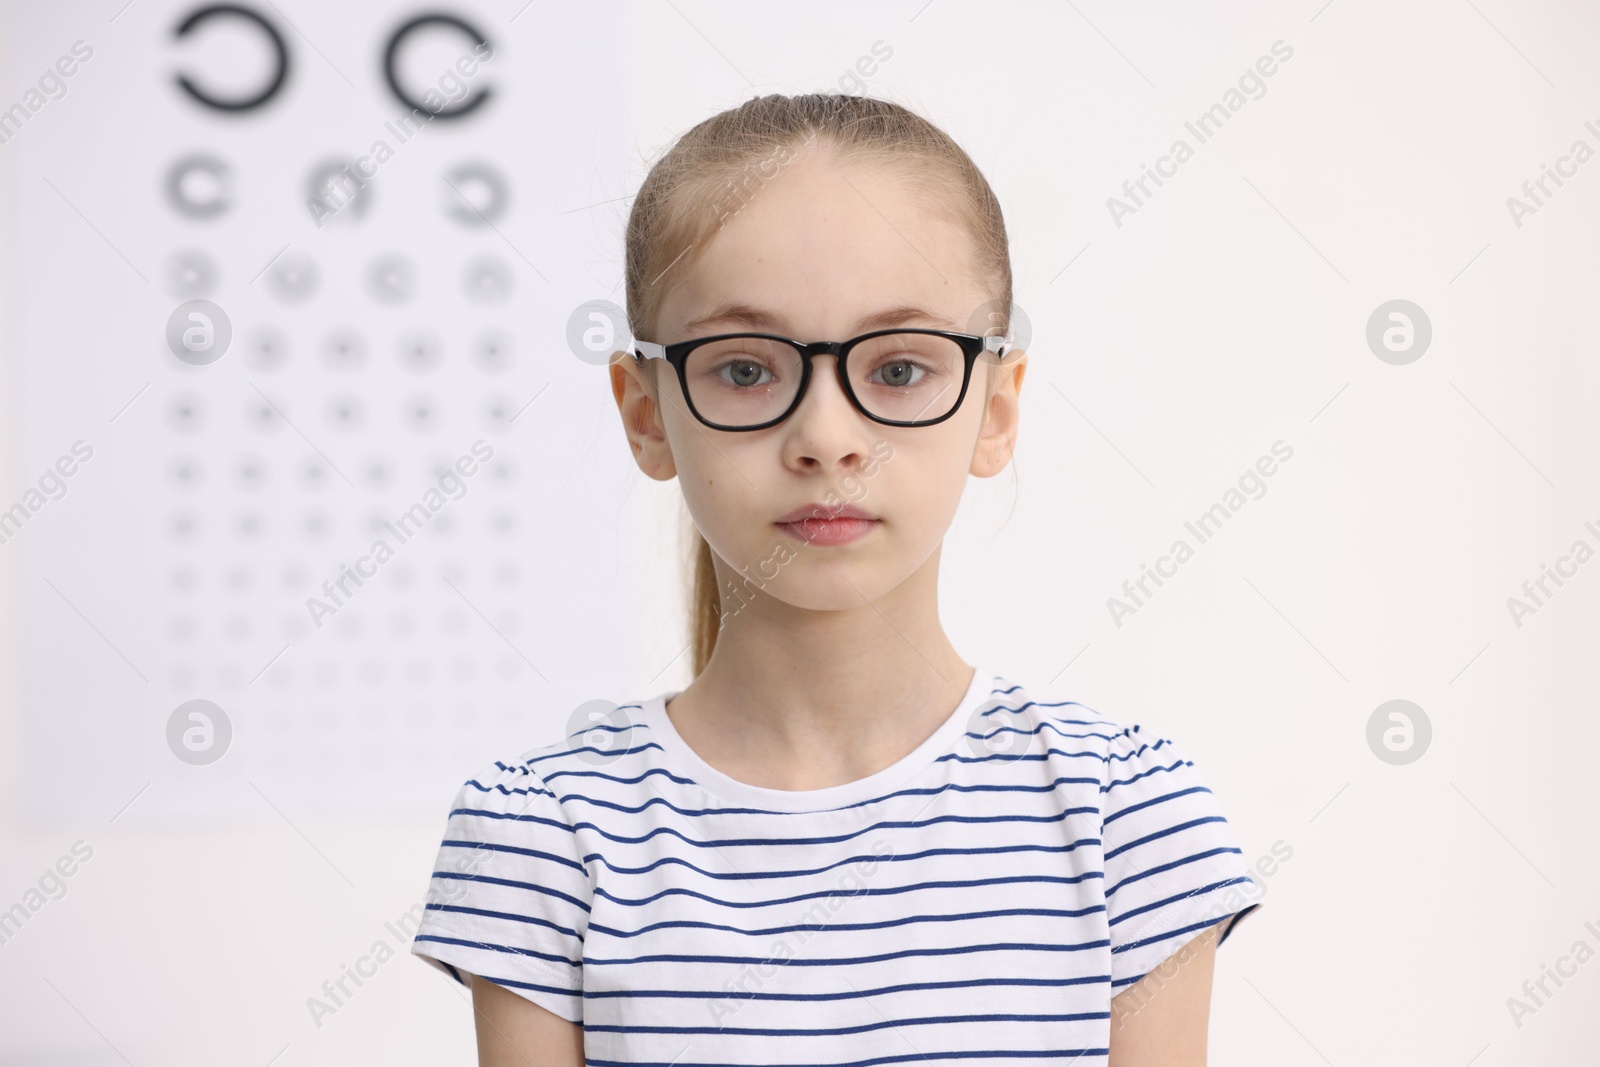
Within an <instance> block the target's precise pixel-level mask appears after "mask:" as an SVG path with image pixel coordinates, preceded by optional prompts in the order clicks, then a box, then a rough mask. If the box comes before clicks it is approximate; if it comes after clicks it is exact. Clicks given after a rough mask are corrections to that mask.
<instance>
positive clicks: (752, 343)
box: [683, 333, 966, 426]
mask: <svg viewBox="0 0 1600 1067" xmlns="http://www.w3.org/2000/svg"><path fill="white" fill-rule="evenodd" d="M846 368H847V370H848V372H849V379H850V387H851V390H852V391H853V392H854V393H855V395H856V399H857V400H859V401H860V402H861V406H862V407H864V408H865V409H866V410H867V411H868V412H870V413H871V414H873V415H876V416H877V417H879V418H884V419H893V420H895V421H898V422H912V421H919V420H926V419H936V418H939V417H941V416H943V415H946V414H948V413H949V412H950V410H951V409H952V408H953V407H955V404H956V399H957V397H958V396H959V395H960V393H961V377H962V375H963V374H964V373H965V371H966V357H965V355H964V354H963V353H962V351H961V346H960V345H959V344H957V343H956V342H955V341H952V340H950V339H949V338H947V337H936V336H934V335H933V334H925V333H889V334H880V335H879V336H877V337H870V338H868V339H867V340H865V341H861V342H860V343H858V344H857V345H856V346H855V347H854V348H853V349H851V350H850V355H849V358H848V359H847V360H846ZM821 369H822V367H821V365H819V366H817V367H814V368H812V370H813V373H816V372H817V371H820V370H821ZM683 370H684V379H685V381H686V382H687V384H688V389H689V400H690V402H691V403H692V404H693V405H694V408H695V410H696V411H698V412H699V413H700V416H701V418H703V419H705V420H707V421H708V422H714V423H718V424H720V425H723V426H757V425H760V424H761V423H764V422H770V421H772V420H773V419H775V418H777V417H778V416H779V415H782V414H783V413H784V412H785V411H787V410H788V408H789V405H790V404H792V403H793V402H794V397H795V392H796V390H798V389H799V388H800V376H801V373H802V364H801V356H800V353H799V352H798V351H796V350H795V348H794V347H793V346H792V345H788V344H785V343H783V342H782V341H774V340H771V339H770V338H764V337H729V338H724V339H723V340H720V341H712V342H710V343H709V344H703V345H701V346H699V347H698V348H695V349H694V350H692V351H691V352H690V353H689V357H688V359H687V360H686V361H685V362H684V368H683ZM831 371H832V368H829V373H831Z"/></svg>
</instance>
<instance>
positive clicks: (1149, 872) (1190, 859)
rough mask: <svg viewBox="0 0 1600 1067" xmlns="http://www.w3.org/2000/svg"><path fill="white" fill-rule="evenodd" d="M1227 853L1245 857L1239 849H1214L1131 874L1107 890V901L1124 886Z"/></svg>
mask: <svg viewBox="0 0 1600 1067" xmlns="http://www.w3.org/2000/svg"><path fill="white" fill-rule="evenodd" d="M1225 852H1233V853H1237V854H1238V855H1241V856H1242V855H1244V853H1243V852H1241V851H1240V850H1239V849H1236V848H1212V849H1207V850H1206V851H1204V852H1196V853H1195V854H1194V855H1192V856H1185V857H1183V859H1181V860H1173V861H1172V862H1170V863H1162V864H1158V865H1157V866H1155V867H1151V868H1150V869H1149V870H1147V871H1140V872H1139V873H1138V874H1130V875H1129V876H1128V877H1126V878H1124V879H1123V880H1122V881H1120V882H1118V883H1117V884H1116V885H1114V886H1112V887H1111V888H1110V889H1107V890H1106V899H1107V900H1110V899H1111V897H1112V894H1114V893H1116V891H1117V890H1119V889H1121V888H1122V887H1123V886H1125V885H1127V884H1129V883H1130V882H1137V881H1140V880H1141V879H1144V878H1150V877H1152V876H1154V875H1157V874H1160V873H1161V872H1162V871H1170V870H1172V868H1174V867H1182V866H1183V865H1184V864H1185V863H1195V862H1197V861H1199V860H1203V859H1206V858H1208V857H1210V856H1219V855H1221V854H1223V853H1225Z"/></svg>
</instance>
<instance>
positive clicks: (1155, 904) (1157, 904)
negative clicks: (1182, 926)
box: [1110, 874, 1254, 926]
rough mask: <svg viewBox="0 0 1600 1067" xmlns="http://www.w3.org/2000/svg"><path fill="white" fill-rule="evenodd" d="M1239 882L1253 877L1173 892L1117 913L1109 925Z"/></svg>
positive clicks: (1229, 879)
mask: <svg viewBox="0 0 1600 1067" xmlns="http://www.w3.org/2000/svg"><path fill="white" fill-rule="evenodd" d="M1240 882H1254V879H1252V878H1251V877H1250V876H1249V875H1247V874H1241V875H1239V876H1238V877H1237V878H1224V879H1223V880H1222V881H1220V882H1212V883H1211V884H1210V885H1203V886H1200V887H1199V888H1198V889H1190V890H1187V891H1185V892H1182V893H1174V894H1173V895H1172V896H1170V897H1167V898H1166V899H1165V900H1156V901H1152V902H1151V903H1149V904H1146V905H1144V906H1143V907H1139V908H1134V909H1133V910H1132V911H1125V912H1123V913H1122V914H1121V915H1118V916H1117V917H1116V918H1115V919H1112V920H1111V923H1110V925H1112V926H1115V925H1117V924H1118V923H1120V922H1126V921H1127V920H1128V919H1131V918H1133V917H1134V916H1135V915H1139V914H1142V913H1144V912H1147V911H1155V910H1157V909H1159V908H1164V907H1166V906H1167V905H1168V904H1172V903H1174V902H1176V901H1179V900H1184V899H1187V898H1189V897H1197V896H1200V895H1201V894H1202V893H1209V892H1211V891H1212V890H1213V889H1222V888H1223V887H1225V886H1230V885H1238V884H1239V883H1240Z"/></svg>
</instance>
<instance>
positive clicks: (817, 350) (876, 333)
mask: <svg viewBox="0 0 1600 1067" xmlns="http://www.w3.org/2000/svg"><path fill="white" fill-rule="evenodd" d="M891 333H921V334H928V335H930V336H933V337H943V338H945V339H947V340H950V341H954V342H955V343H956V344H958V345H960V346H961V354H962V356H964V357H965V361H966V362H965V365H964V367H963V368H962V373H961V393H960V394H959V395H958V396H957V397H956V402H955V403H954V404H952V405H951V406H950V410H949V411H947V412H945V413H944V414H943V415H940V416H938V417H937V418H933V419H911V420H905V419H886V418H883V417H882V416H879V415H874V414H873V413H872V412H870V411H868V410H867V409H866V408H865V407H863V406H862V404H861V400H860V399H859V398H858V397H857V396H856V394H855V390H854V389H852V388H851V387H850V376H849V374H847V373H846V372H845V363H846V362H847V361H848V360H849V358H850V351H851V349H853V348H855V346H856V345H858V344H860V343H861V342H862V341H868V340H871V339H872V338H874V337H882V336H884V335H885V334H891ZM734 337H760V338H764V339H766V340H768V341H782V342H783V343H784V344H786V345H789V346H790V347H792V348H794V349H795V350H796V351H797V352H799V353H800V387H799V388H798V389H796V390H795V394H794V400H793V401H792V402H790V404H789V406H788V408H786V409H785V410H784V412H783V414H781V415H779V416H778V417H777V418H775V419H769V420H767V421H766V422H762V423H757V424H756V425H754V426H725V425H723V424H722V423H719V422H712V421H711V420H710V419H707V418H706V417H705V416H704V415H702V414H700V412H699V411H697V410H696V409H695V406H694V399H693V398H692V397H691V396H690V395H689V376H688V372H687V371H686V370H685V369H684V364H685V363H686V362H687V361H688V358H689V353H690V352H693V351H694V350H695V349H696V348H699V347H700V346H701V345H703V344H709V343H710V342H712V341H726V340H729V339H731V338H734ZM633 345H634V353H633V357H634V359H635V360H636V361H638V362H639V363H643V362H644V361H645V360H647V359H664V360H666V361H667V362H668V363H670V364H672V367H673V369H674V370H676V371H677V372H678V385H679V387H680V388H681V389H682V391H683V399H684V401H685V402H686V403H687V404H688V405H689V410H690V411H691V412H693V413H694V417H695V418H697V419H699V420H700V422H701V423H702V424H703V425H706V426H709V427H711V428H712V429H713V430H726V431H729V432H732V433H740V432H743V431H746V430H765V429H767V428H768V427H770V426H776V425H778V423H780V422H782V421H783V420H784V419H787V418H788V417H789V416H790V415H793V414H794V412H795V409H796V408H798V407H799V406H800V402H801V401H802V400H804V399H805V398H806V388H807V386H809V385H810V384H811V357H812V356H838V357H839V359H838V362H837V363H836V364H835V366H834V370H835V371H836V372H837V373H838V376H839V388H840V389H842V390H843V391H844V395H845V396H847V397H849V398H850V403H851V405H852V406H854V407H855V409H856V410H857V411H859V412H861V414H863V415H865V416H866V417H867V418H869V419H871V420H872V421H873V422H877V423H882V424H883V425H885V426H933V425H936V424H938V423H941V422H943V421H944V420H946V419H948V418H949V417H950V416H952V415H954V414H955V413H956V412H957V411H960V410H961V404H962V401H964V400H966V398H967V386H968V385H970V384H971V382H972V364H973V361H974V360H976V359H977V358H978V357H979V356H980V355H982V354H983V353H985V352H993V353H995V355H996V358H997V359H1004V358H1005V356H1006V354H1007V352H1008V351H1009V350H1010V349H1011V341H1010V340H1009V339H1008V338H1005V337H1000V336H996V335H994V334H985V335H983V336H979V335H977V334H970V333H955V332H953V331H951V330H931V329H926V328H919V327H911V326H898V327H891V328H889V329H887V330H873V331H872V332H871V333H864V334H861V335H860V336H859V337H852V338H851V339H850V340H848V341H812V342H810V343H807V342H805V341H796V340H795V339H794V338H792V337H783V336H781V335H779V334H775V333H745V332H740V333H719V334H714V335H712V336H710V337H694V338H691V339H689V340H687V341H675V342H673V343H672V344H669V345H663V344H658V343H656V342H654V341H641V340H639V339H637V338H635V339H634V342H633Z"/></svg>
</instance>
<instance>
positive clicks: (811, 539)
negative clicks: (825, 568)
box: [773, 515, 880, 547]
mask: <svg viewBox="0 0 1600 1067" xmlns="http://www.w3.org/2000/svg"><path fill="white" fill-rule="evenodd" d="M879 522H880V520H878V519H871V518H860V517H857V516H853V515H849V516H843V515H842V516H840V517H838V518H821V519H818V518H808V519H799V520H796V521H794V522H778V523H774V524H773V525H775V526H777V527H778V528H779V529H781V530H783V531H784V532H785V533H787V534H788V535H789V536H790V537H793V538H794V539H795V540H797V541H801V542H804V543H805V544H808V545H817V546H819V547H827V546H833V545H847V544H849V543H850V542H852V541H857V540H860V539H861V538H863V537H865V536H866V535H867V534H869V533H871V532H872V531H873V530H874V529H876V528H877V526H878V525H879Z"/></svg>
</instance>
